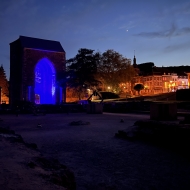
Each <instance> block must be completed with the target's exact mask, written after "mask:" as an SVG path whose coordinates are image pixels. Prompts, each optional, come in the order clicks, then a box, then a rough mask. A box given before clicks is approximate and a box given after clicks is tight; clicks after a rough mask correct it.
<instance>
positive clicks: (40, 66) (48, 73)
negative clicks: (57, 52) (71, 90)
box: [34, 58, 56, 104]
mask: <svg viewBox="0 0 190 190" xmlns="http://www.w3.org/2000/svg"><path fill="white" fill-rule="evenodd" d="M34 72H35V88H34V92H35V103H36V104H55V83H56V73H55V69H54V66H53V64H52V63H51V61H50V60H49V59H47V58H43V59H41V60H40V61H38V63H37V64H36V67H35V71H34Z"/></svg>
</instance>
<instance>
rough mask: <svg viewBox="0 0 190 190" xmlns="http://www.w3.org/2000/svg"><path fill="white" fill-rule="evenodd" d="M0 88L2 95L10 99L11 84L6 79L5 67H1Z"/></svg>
mask: <svg viewBox="0 0 190 190" xmlns="http://www.w3.org/2000/svg"><path fill="white" fill-rule="evenodd" d="M0 87H1V90H2V91H1V93H2V94H1V95H2V96H3V97H5V96H6V97H8V96H9V84H8V81H7V78H6V74H5V70H4V68H3V66H2V65H1V66H0Z"/></svg>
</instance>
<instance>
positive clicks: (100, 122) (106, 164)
mask: <svg viewBox="0 0 190 190" xmlns="http://www.w3.org/2000/svg"><path fill="white" fill-rule="evenodd" d="M2 118H3V119H4V120H5V121H6V122H7V123H8V125H10V127H11V129H13V130H15V131H16V132H17V133H19V134H21V135H22V137H23V138H24V140H25V141H27V142H35V143H36V144H37V145H38V148H39V150H40V152H42V153H43V154H44V155H46V156H52V157H55V158H57V159H59V161H60V162H61V163H63V164H65V165H66V166H68V167H69V168H70V169H71V170H72V171H74V174H75V177H76V183H77V190H105V189H107V190H108V189H109V190H160V189H162V190H170V189H171V190H179V189H180V190H186V189H187V190H189V189H190V181H189V177H190V162H189V160H188V159H186V158H185V157H183V156H181V155H179V154H176V153H175V152H172V151H170V150H168V149H163V148H159V147H155V146H153V145H150V144H145V143H142V142H136V141H126V140H120V139H117V138H115V137H114V134H115V133H116V132H117V131H118V130H119V129H125V128H127V127H130V126H132V125H133V123H134V122H135V121H136V120H138V119H142V118H146V119H147V118H148V116H146V115H127V114H119V115H115V114H100V115H98V114H97V115H93V114H92V115H91V114H84V113H80V114H77V113H76V114H74V113H72V114H69V115H66V114H55V115H53V114H52V115H46V116H37V117H35V116H31V115H25V116H24V115H23V116H19V117H18V118H16V117H15V116H2ZM121 119H123V121H124V122H120V121H121ZM79 120H81V121H84V122H90V124H89V125H78V126H77V125H76V126H70V125H69V123H71V122H72V121H79ZM38 124H40V125H41V126H42V127H41V128H38V127H37V126H38Z"/></svg>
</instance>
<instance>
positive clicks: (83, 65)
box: [66, 48, 136, 99]
mask: <svg viewBox="0 0 190 190" xmlns="http://www.w3.org/2000/svg"><path fill="white" fill-rule="evenodd" d="M135 74H136V72H135V69H134V68H133V66H132V65H131V59H128V58H125V57H123V56H122V55H121V54H120V53H118V52H116V51H114V50H112V49H108V50H107V51H105V52H104V53H100V52H95V51H94V50H91V49H85V48H81V49H79V50H78V53H77V55H76V56H75V57H73V58H71V59H68V60H66V83H67V89H68V90H71V91H72V92H73V93H74V94H75V95H76V96H78V98H79V99H81V98H82V96H84V94H85V93H86V89H97V90H105V89H106V88H107V87H109V88H110V90H111V91H114V92H119V91H120V84H121V83H130V82H131V80H132V78H133V77H134V76H135Z"/></svg>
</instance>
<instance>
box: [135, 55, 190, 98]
mask: <svg viewBox="0 0 190 190" xmlns="http://www.w3.org/2000/svg"><path fill="white" fill-rule="evenodd" d="M133 66H134V68H135V69H136V72H137V76H135V77H134V78H133V80H132V84H131V90H132V92H133V95H137V94H138V92H137V91H135V90H134V89H133V88H134V86H135V85H136V84H138V83H140V84H143V85H144V89H143V90H141V95H152V94H160V93H167V92H175V91H176V90H178V89H187V88H189V84H190V83H189V81H190V66H179V67H156V66H155V65H154V63H153V62H147V63H142V64H136V57H135V56H134V59H133ZM188 71H189V73H188Z"/></svg>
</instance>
